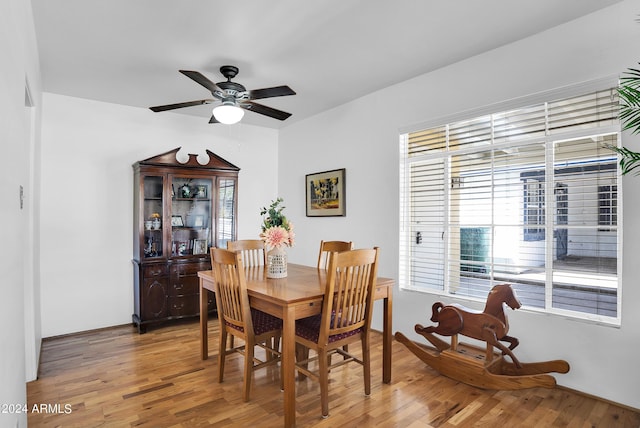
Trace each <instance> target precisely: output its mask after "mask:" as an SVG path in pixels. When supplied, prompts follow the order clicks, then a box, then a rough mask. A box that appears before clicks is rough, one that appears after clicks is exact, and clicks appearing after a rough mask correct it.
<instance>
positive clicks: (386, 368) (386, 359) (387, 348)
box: [382, 290, 393, 383]
mask: <svg viewBox="0 0 640 428" xmlns="http://www.w3.org/2000/svg"><path fill="white" fill-rule="evenodd" d="M382 304H383V308H384V312H383V313H384V319H383V325H382V382H384V383H391V346H392V343H393V336H392V333H391V329H392V327H391V320H392V319H393V314H392V313H391V311H392V308H393V304H392V295H391V290H389V295H388V297H385V298H384V301H383V303H382Z"/></svg>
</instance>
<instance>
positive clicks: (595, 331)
mask: <svg viewBox="0 0 640 428" xmlns="http://www.w3.org/2000/svg"><path fill="white" fill-rule="evenodd" d="M638 12H639V11H638V8H637V4H636V2H634V1H631V0H629V1H625V2H622V3H619V4H617V5H615V6H612V7H610V8H608V9H605V10H602V11H600V12H597V13H595V14H592V15H589V16H586V17H584V18H581V19H579V20H576V21H573V22H570V23H567V24H564V25H562V26H560V27H557V28H555V29H552V30H549V31H546V32H544V33H541V34H538V35H535V36H533V37H530V38H528V39H525V40H523V41H520V42H517V43H514V44H511V45H506V46H503V47H501V48H499V49H496V50H493V51H490V52H487V53H485V54H482V55H479V56H476V57H473V58H469V59H467V60H465V61H462V62H460V63H458V64H454V65H452V66H450V67H446V68H444V69H440V70H437V71H434V72H432V73H429V74H426V75H423V76H420V77H418V78H415V79H412V80H410V81H406V82H404V83H401V84H398V85H395V86H393V87H390V88H387V89H384V90H381V91H378V92H376V93H373V94H370V95H368V96H365V97H363V98H360V99H358V100H356V101H353V102H351V103H348V104H345V105H343V106H340V107H338V108H335V109H333V110H331V111H327V112H325V113H323V114H320V115H318V116H315V117H313V118H310V119H308V120H306V121H303V122H299V123H294V124H292V125H290V126H288V127H286V128H284V129H283V130H281V132H280V151H279V153H280V165H286V168H285V167H283V168H281V169H280V171H279V176H278V183H279V194H280V195H281V196H282V197H284V198H285V201H286V203H287V207H288V211H289V217H290V218H291V220H292V221H294V222H295V223H296V233H297V237H298V240H297V242H298V245H297V247H295V248H293V249H291V250H290V251H289V260H290V261H292V262H302V263H311V264H312V263H314V262H315V257H316V254H317V248H316V244H315V243H317V242H319V241H320V240H321V239H346V240H353V241H354V242H355V244H356V246H357V247H367V246H372V245H378V246H380V247H381V256H380V257H381V264H380V274H381V275H383V276H389V277H393V278H398V224H399V210H398V195H399V191H398V174H399V169H398V162H399V161H398V159H399V153H398V152H399V150H398V134H399V132H398V130H399V129H400V128H405V127H407V126H410V125H412V124H415V123H420V122H426V121H432V120H434V119H437V118H440V117H445V116H450V115H453V114H457V113H461V112H464V111H467V110H472V109H478V108H482V107H483V106H487V105H491V104H494V103H499V102H504V101H508V100H512V99H515V98H518V97H523V96H527V95H531V94H536V93H539V92H543V91H547V90H551V89H554V88H560V87H564V86H568V85H574V84H578V83H581V82H586V81H590V80H595V79H599V78H602V77H607V76H611V75H617V74H619V73H620V72H622V71H624V70H625V69H626V68H628V67H633V66H635V65H637V62H638V60H640V51H639V50H638V48H637V41H638V40H639V36H640V24H637V23H635V22H634V20H635V19H636V17H637V14H638ZM414 54H415V55H420V54H421V53H420V52H414ZM381 60H384V59H383V58H381ZM623 141H624V142H625V145H627V146H630V147H631V148H632V149H635V150H639V149H640V138H637V137H635V138H634V137H631V136H629V135H627V134H625V135H624V137H623ZM335 168H346V174H347V178H346V183H347V189H346V198H347V216H346V217H337V218H307V217H305V212H304V206H305V204H304V198H305V192H304V190H305V189H304V176H305V174H307V173H311V172H317V171H324V170H329V169H335ZM637 180H639V178H637V177H626V178H625V179H624V180H623V191H624V216H625V218H626V219H627V221H626V222H625V227H626V229H625V236H624V247H623V254H624V260H623V263H624V271H623V273H622V274H623V283H624V284H623V287H624V289H623V293H624V295H623V299H624V301H623V306H622V311H623V313H622V326H621V327H620V328H613V327H608V326H601V325H595V324H592V323H587V322H582V321H576V320H570V319H565V318H563V317H559V316H552V315H545V314H540V313H535V312H531V311H527V310H519V311H516V312H511V313H510V324H511V330H510V333H511V334H512V335H514V336H516V337H518V338H520V343H521V345H520V347H519V348H517V349H516V355H518V357H519V358H520V359H521V360H522V361H524V362H531V361H543V360H549V359H565V360H567V361H569V363H570V364H571V371H570V372H569V373H568V374H566V375H558V376H557V379H558V382H559V384H561V385H564V386H567V387H569V388H574V389H577V390H580V391H583V392H586V393H589V394H593V395H597V396H600V397H603V398H605V399H608V400H612V401H615V402H619V403H622V404H624V405H628V406H632V407H635V408H640V393H638V391H639V388H638V385H640V371H638V370H635V369H634V367H635V366H636V365H637V361H636V360H637V357H636V356H637V355H638V353H639V352H640V311H638V310H637V304H638V303H637V302H640V287H637V284H636V282H637V281H636V278H638V277H639V275H640V266H639V264H638V263H637V262H636V260H635V259H636V256H635V254H638V253H639V252H640V226H639V225H638V223H637V222H636V221H635V219H636V218H637V217H638V214H639V212H640V195H639V194H638V192H635V191H634V188H633V186H635V185H638V182H637ZM634 238H635V239H634ZM443 299H446V300H445V303H448V302H449V301H450V300H453V299H451V298H450V297H439V296H433V295H427V294H422V293H416V292H408V291H402V290H396V291H395V294H394V308H393V313H394V320H393V323H394V331H401V332H403V333H404V334H407V335H409V336H410V337H412V338H414V339H416V340H421V341H422V342H424V339H422V338H421V337H420V336H417V335H416V334H415V333H413V328H414V325H415V324H417V323H423V324H424V323H427V324H428V323H429V322H430V321H429V316H430V313H431V312H430V311H431V305H432V304H433V303H434V302H435V301H442V300H443ZM462 303H465V304H468V303H467V302H462ZM468 305H471V304H468ZM378 309H379V308H378ZM376 316H377V318H376V320H375V323H376V325H377V328H381V322H380V311H379V310H378V311H377V314H376ZM396 370H398V368H396Z"/></svg>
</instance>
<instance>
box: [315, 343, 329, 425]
mask: <svg viewBox="0 0 640 428" xmlns="http://www.w3.org/2000/svg"><path fill="white" fill-rule="evenodd" d="M328 358H329V356H328V355H327V350H326V349H324V348H323V349H318V365H319V373H318V374H319V375H320V404H321V406H322V417H323V418H326V417H328V416H329V366H328V365H327V361H328Z"/></svg>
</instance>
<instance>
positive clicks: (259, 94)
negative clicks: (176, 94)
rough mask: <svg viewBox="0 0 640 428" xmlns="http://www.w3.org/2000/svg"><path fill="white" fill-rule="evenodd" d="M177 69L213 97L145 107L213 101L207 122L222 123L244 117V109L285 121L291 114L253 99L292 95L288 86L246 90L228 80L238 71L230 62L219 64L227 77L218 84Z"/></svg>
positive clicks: (175, 106) (165, 107)
mask: <svg viewBox="0 0 640 428" xmlns="http://www.w3.org/2000/svg"><path fill="white" fill-rule="evenodd" d="M179 71H180V73H182V74H184V75H185V76H187V77H188V78H190V79H191V80H193V81H195V82H196V83H199V84H200V85H202V86H204V87H205V88H207V89H208V90H209V91H210V92H211V95H213V97H214V98H208V99H204V100H196V101H187V102H184V103H176V104H167V105H163V106H155V107H149V108H150V109H151V110H152V111H154V112H161V111H166V110H174V109H178V108H183V107H191V106H197V105H202V104H212V103H217V104H218V105H217V106H216V107H215V108H214V109H213V115H212V116H211V119H210V120H209V123H225V124H233V123H237V122H239V121H240V119H242V117H243V116H244V110H248V111H252V112H254V113H258V114H263V115H265V116H269V117H272V118H274V119H278V120H285V119H287V118H288V117H289V116H291V113H287V112H285V111H282V110H277V109H275V108H272V107H267V106H265V105H263V104H258V103H256V102H254V101H253V100H259V99H263V98H273V97H283V96H286V95H295V94H296V93H295V92H294V91H293V90H292V89H291V88H290V87H288V86H274V87H273V88H263V89H253V90H250V91H248V90H247V89H246V88H245V87H244V86H242V85H241V84H239V83H236V82H232V81H231V79H233V78H234V77H236V75H237V74H238V67H235V66H233V65H223V66H222V67H220V73H222V75H223V76H224V77H226V78H227V81H226V82H218V83H213V82H212V81H211V80H209V79H208V78H206V77H205V76H204V75H202V74H201V73H200V72H197V71H189V70H179Z"/></svg>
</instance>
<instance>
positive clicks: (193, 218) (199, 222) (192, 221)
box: [187, 214, 207, 228]
mask: <svg viewBox="0 0 640 428" xmlns="http://www.w3.org/2000/svg"><path fill="white" fill-rule="evenodd" d="M206 220H207V219H206V218H205V215H204V214H187V227H199V228H203V227H205V225H206V224H207V221H206Z"/></svg>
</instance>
